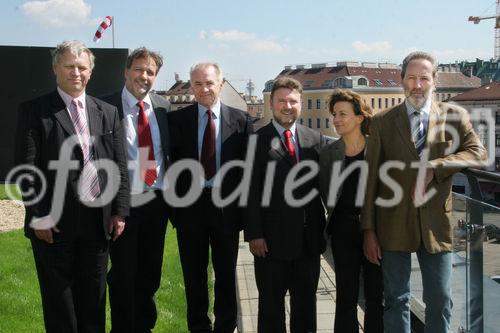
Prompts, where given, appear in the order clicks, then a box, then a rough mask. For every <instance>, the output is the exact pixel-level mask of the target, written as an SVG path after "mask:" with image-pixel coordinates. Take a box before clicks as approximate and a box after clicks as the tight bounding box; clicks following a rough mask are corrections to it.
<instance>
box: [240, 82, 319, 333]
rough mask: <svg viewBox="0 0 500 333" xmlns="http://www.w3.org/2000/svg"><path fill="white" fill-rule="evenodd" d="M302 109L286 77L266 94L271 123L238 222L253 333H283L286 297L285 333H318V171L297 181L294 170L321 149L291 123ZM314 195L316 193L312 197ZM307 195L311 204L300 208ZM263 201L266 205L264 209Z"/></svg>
mask: <svg viewBox="0 0 500 333" xmlns="http://www.w3.org/2000/svg"><path fill="white" fill-rule="evenodd" d="M301 103H302V85H301V84H300V83H299V82H298V81H296V80H294V79H291V78H287V77H284V78H280V79H278V80H277V81H276V82H275V83H274V86H273V88H272V90H271V100H270V105H271V110H272V111H273V121H272V122H271V123H269V124H268V125H266V126H264V127H263V128H261V129H260V130H259V131H257V135H258V137H257V138H258V139H257V150H256V153H255V162H254V165H253V172H252V178H251V185H250V193H249V198H248V206H247V207H246V209H245V214H244V216H245V240H246V241H248V242H249V244H250V251H251V252H252V254H253V255H254V265H255V279H256V282H257V288H258V290H259V315H258V331H259V333H274V332H286V327H285V294H286V292H287V291H289V292H290V307H291V309H290V310H291V311H290V330H291V332H293V333H298V332H316V290H317V287H318V280H319V272H320V255H321V253H323V251H324V250H325V240H324V238H323V229H324V227H325V213H324V208H323V205H322V203H321V199H320V197H319V195H318V185H319V184H318V173H317V171H318V169H317V168H316V171H314V170H311V169H310V166H306V167H305V168H300V169H299V171H298V173H297V174H295V176H293V174H292V170H295V169H296V168H294V166H295V165H296V164H297V163H301V162H304V164H310V163H311V162H312V163H313V164H317V162H318V159H319V150H320V148H321V147H322V146H324V145H325V144H326V142H325V138H324V137H323V136H322V135H321V134H320V133H319V132H316V131H313V130H311V129H309V128H307V127H305V126H302V125H300V124H297V123H296V121H297V119H298V118H299V116H300V112H301ZM273 165H274V167H270V166H273ZM271 172H273V173H274V176H270V175H269V174H270V173H271ZM311 173H312V175H311ZM314 173H315V174H314ZM269 191H270V193H269ZM313 192H316V194H313V195H312V196H311V193H313ZM306 196H309V198H308V199H306V200H305V202H300V201H301V200H302V199H303V198H305V197H306ZM263 198H270V199H267V201H268V202H265V201H266V200H265V199H263ZM294 201H298V202H294Z"/></svg>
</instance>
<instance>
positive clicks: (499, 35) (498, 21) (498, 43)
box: [469, 0, 500, 61]
mask: <svg viewBox="0 0 500 333" xmlns="http://www.w3.org/2000/svg"><path fill="white" fill-rule="evenodd" d="M496 3H497V6H496V15H495V16H469V21H470V22H474V24H479V22H480V21H481V20H488V19H495V60H497V61H498V60H499V58H500V0H496Z"/></svg>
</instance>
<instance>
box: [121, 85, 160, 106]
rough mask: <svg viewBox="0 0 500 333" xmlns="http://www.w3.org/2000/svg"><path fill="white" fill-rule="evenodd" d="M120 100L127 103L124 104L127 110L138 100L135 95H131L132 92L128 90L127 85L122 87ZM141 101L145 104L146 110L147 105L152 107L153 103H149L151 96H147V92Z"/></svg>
mask: <svg viewBox="0 0 500 333" xmlns="http://www.w3.org/2000/svg"><path fill="white" fill-rule="evenodd" d="M122 100H124V101H125V103H126V104H127V105H124V106H125V107H126V109H128V110H130V109H133V108H134V107H135V106H136V105H137V103H138V102H139V100H138V99H137V98H135V96H134V95H132V93H131V92H130V91H128V89H127V87H123V91H122ZM143 101H144V104H145V105H144V109H146V110H147V109H148V107H151V108H152V106H153V104H152V103H151V98H150V97H149V93H148V94H146V97H144V99H143Z"/></svg>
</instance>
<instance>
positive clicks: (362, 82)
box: [358, 77, 368, 86]
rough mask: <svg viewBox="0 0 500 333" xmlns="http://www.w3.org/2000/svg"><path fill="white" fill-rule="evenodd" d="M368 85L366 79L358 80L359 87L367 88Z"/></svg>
mask: <svg viewBox="0 0 500 333" xmlns="http://www.w3.org/2000/svg"><path fill="white" fill-rule="evenodd" d="M367 84H368V81H366V79H365V78H364V77H362V78H360V79H359V80H358V86H366V85H367Z"/></svg>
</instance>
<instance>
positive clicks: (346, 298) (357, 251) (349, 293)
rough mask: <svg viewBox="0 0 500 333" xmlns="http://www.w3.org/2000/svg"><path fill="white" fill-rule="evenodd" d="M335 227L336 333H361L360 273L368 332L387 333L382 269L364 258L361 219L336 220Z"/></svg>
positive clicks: (366, 330) (348, 217) (342, 217)
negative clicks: (359, 307) (359, 320)
mask: <svg viewBox="0 0 500 333" xmlns="http://www.w3.org/2000/svg"><path fill="white" fill-rule="evenodd" d="M330 223H333V225H332V229H331V230H332V238H331V240H332V253H333V261H334V264H335V282H336V290H337V298H336V303H335V304H336V308H335V324H334V331H335V332H342V333H344V332H345V333H353V332H356V333H358V332H359V323H358V316H357V313H358V311H357V305H358V296H359V281H360V273H361V270H362V271H363V290H364V297H365V319H364V332H366V333H383V332H384V327H383V283H382V270H381V268H380V266H377V265H375V264H372V263H370V262H369V261H368V260H367V259H366V257H365V256H364V254H363V238H362V234H361V232H360V228H359V219H358V217H357V216H336V217H335V220H334V221H331V222H330Z"/></svg>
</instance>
